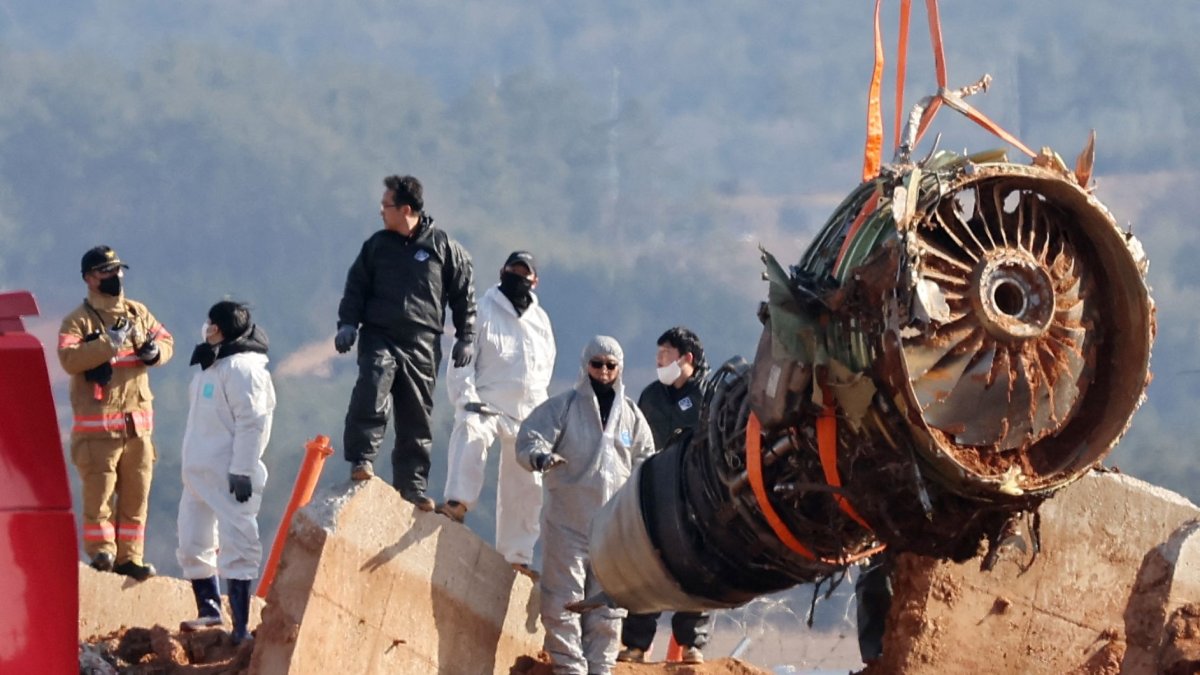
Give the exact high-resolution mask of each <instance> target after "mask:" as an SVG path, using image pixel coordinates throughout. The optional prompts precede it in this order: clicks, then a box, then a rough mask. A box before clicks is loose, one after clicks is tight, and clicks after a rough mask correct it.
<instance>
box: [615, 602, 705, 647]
mask: <svg viewBox="0 0 1200 675" xmlns="http://www.w3.org/2000/svg"><path fill="white" fill-rule="evenodd" d="M661 615H662V612H655V613H654V614H630V615H629V616H627V617H625V621H624V622H623V623H622V624H621V644H623V645H625V646H626V647H636V648H637V649H640V650H642V651H647V650H648V649H650V643H652V642H654V633H655V631H656V630H658V617H659V616H661ZM711 619H712V617H711V615H709V614H706V613H704V612H675V613H674V614H673V615H672V616H671V633H672V634H673V635H674V636H675V641H676V642H678V643H679V644H680V646H682V647H703V646H704V645H706V644H708V624H709V622H710V621H711Z"/></svg>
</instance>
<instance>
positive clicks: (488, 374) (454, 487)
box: [437, 251, 555, 577]
mask: <svg viewBox="0 0 1200 675" xmlns="http://www.w3.org/2000/svg"><path fill="white" fill-rule="evenodd" d="M537 281H538V278H537V263H536V262H535V261H534V258H533V254H531V253H529V252H528V251H513V252H512V253H511V254H510V255H509V256H508V259H507V260H505V262H504V266H503V267H502V268H501V269H500V283H499V284H497V285H496V286H493V287H491V288H489V289H488V290H487V292H486V293H484V295H483V298H482V299H481V300H480V301H479V305H478V307H477V312H478V313H477V314H476V318H475V330H476V336H475V358H474V359H473V360H472V361H471V363H469V364H467V365H466V366H464V367H462V368H454V367H451V368H450V369H449V377H448V378H447V381H448V386H447V389H448V390H449V393H450V400H451V401H453V402H454V409H455V412H454V431H453V432H451V434H450V446H449V467H448V472H447V475H446V489H445V492H444V494H445V497H446V502H445V503H444V504H442V505H441V506H439V507H438V509H437V510H438V513H441V514H443V515H445V516H447V517H449V518H451V519H452V520H455V521H458V522H460V523H461V522H462V521H463V518H464V517H465V516H466V514H467V511H468V510H470V509H473V508H475V504H476V503H477V502H478V500H479V493H480V491H481V490H482V489H483V474H484V467H485V466H486V464H487V454H488V448H490V447H491V445H492V443H494V442H495V441H496V439H497V438H499V439H500V471H499V478H498V485H497V489H496V550H497V551H499V552H500V554H501V555H503V556H504V559H505V560H507V561H508V562H509V563H511V564H512V566H513V568H514V569H516V570H517V571H518V572H521V573H522V574H526V575H529V576H531V577H534V576H536V574H535V573H534V572H533V570H532V569H531V567H530V565H531V564H532V563H533V547H534V544H536V543H537V538H538V532H539V529H540V528H539V525H538V519H539V517H540V516H541V511H542V478H541V474H537V473H530V472H528V471H525V470H523V469H522V468H521V467H520V465H518V464H517V455H516V452H515V450H514V448H515V446H516V441H517V429H518V428H519V426H520V424H521V421H522V420H524V419H525V416H526V415H528V414H529V412H530V411H531V410H533V409H534V408H535V407H536V406H537V405H538V404H540V403H541V402H542V401H545V400H546V388H547V387H549V386H550V376H551V375H552V374H553V372H554V357H555V347H554V331H553V330H552V329H551V327H550V317H548V316H547V315H546V312H545V310H543V309H542V307H541V306H540V305H539V304H538V299H537V296H536V295H535V294H534V293H533V289H534V288H535V287H536V286H537Z"/></svg>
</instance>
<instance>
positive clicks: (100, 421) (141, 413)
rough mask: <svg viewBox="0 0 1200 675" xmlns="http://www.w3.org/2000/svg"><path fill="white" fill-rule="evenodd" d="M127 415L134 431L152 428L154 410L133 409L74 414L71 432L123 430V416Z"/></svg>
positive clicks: (150, 429) (147, 430)
mask: <svg viewBox="0 0 1200 675" xmlns="http://www.w3.org/2000/svg"><path fill="white" fill-rule="evenodd" d="M126 415H128V416H129V417H131V418H132V420H133V428H134V429H135V430H136V431H146V432H149V431H152V430H153V429H154V411H153V410H135V411H134V412H131V413H121V412H114V413H105V414H103V415H76V416H75V426H74V427H72V428H71V432H72V433H77V434H86V433H89V432H91V433H103V432H112V431H124V430H125V417H126Z"/></svg>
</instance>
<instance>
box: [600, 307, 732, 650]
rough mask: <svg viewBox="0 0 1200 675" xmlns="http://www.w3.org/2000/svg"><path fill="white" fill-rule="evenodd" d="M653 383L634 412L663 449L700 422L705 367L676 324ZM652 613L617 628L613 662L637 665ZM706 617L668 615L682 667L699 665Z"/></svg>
mask: <svg viewBox="0 0 1200 675" xmlns="http://www.w3.org/2000/svg"><path fill="white" fill-rule="evenodd" d="M655 362H656V364H657V365H658V381H657V382H651V383H650V385H649V386H647V387H646V388H645V389H643V390H642V395H641V397H640V398H638V408H640V409H641V411H642V414H643V415H644V416H645V417H646V421H647V422H649V423H650V433H651V434H653V435H654V447H656V448H658V450H659V451H662V450H664V449H665V448H666V447H667V444H668V443H670V442H671V439H672V438H674V437H675V435H676V434H679V433H681V432H682V431H683V430H684V429H692V430H695V429H696V426H697V425H698V424H699V422H700V404H701V403H702V402H703V401H704V390H703V384H704V375H705V374H706V373H707V371H708V364H707V363H706V362H705V360H704V347H703V346H701V344H700V338H698V337H696V334H695V333H693V332H692V331H690V330H688V329H687V328H684V327H683V326H676V327H674V328H672V329H670V330H668V331H667V332H665V333H663V334H662V335H661V336H660V337H659V338H658V353H657V355H656V356H655ZM658 617H659V614H658V613H654V614H630V615H629V616H627V617H626V618H625V622H624V624H623V625H622V626H621V644H622V646H623V649H622V650H621V653H620V654H619V655H618V656H617V660H618V661H629V662H634V663H640V662H642V661H644V660H645V658H646V652H647V651H648V650H649V649H650V644H651V643H652V642H654V632H655V630H656V629H657V628H658ZM709 618H710V617H709V615H708V614H705V613H702V612H675V614H674V615H673V616H672V617H671V632H672V633H673V634H674V636H675V641H676V642H678V643H679V645H680V646H681V647H683V661H684V662H685V663H701V662H703V661H704V653H703V652H702V651H701V650H702V649H703V647H704V645H705V644H706V643H707V642H708V624H709Z"/></svg>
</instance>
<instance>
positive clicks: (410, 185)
mask: <svg viewBox="0 0 1200 675" xmlns="http://www.w3.org/2000/svg"><path fill="white" fill-rule="evenodd" d="M383 186H384V187H385V188H387V189H388V190H389V191H391V193H392V206H396V207H400V206H405V205H407V206H408V207H409V208H411V209H412V210H413V211H414V212H415V213H420V212H421V211H423V210H424V209H425V197H424V193H425V189H424V188H422V187H421V181H419V180H417V179H416V178H415V177H413V176H388V177H387V178H384V179H383Z"/></svg>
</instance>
